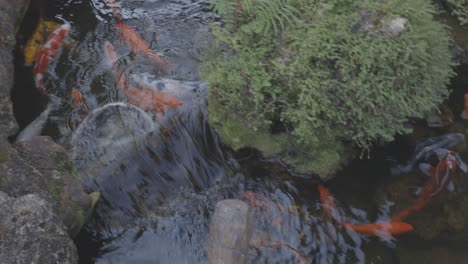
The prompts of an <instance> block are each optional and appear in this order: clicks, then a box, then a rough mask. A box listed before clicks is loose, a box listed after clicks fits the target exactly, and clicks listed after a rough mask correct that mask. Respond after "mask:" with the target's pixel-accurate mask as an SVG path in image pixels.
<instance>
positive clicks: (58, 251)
mask: <svg viewBox="0 0 468 264" xmlns="http://www.w3.org/2000/svg"><path fill="white" fill-rule="evenodd" d="M0 227H1V232H0V259H1V262H2V263H18V264H22V263H25V264H26V263H63V264H68V263H77V262H78V255H77V253H76V248H75V245H74V244H73V242H72V241H71V240H70V238H69V237H68V234H67V232H66V227H65V226H64V225H63V224H62V221H61V220H60V218H58V217H57V216H56V214H55V212H54V210H53V209H52V207H51V206H50V203H49V202H47V201H46V200H45V199H43V198H42V197H40V196H39V195H36V194H28V195H25V196H21V197H18V198H12V197H10V196H8V195H7V194H5V193H3V192H0Z"/></svg>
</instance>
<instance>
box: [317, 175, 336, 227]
mask: <svg viewBox="0 0 468 264" xmlns="http://www.w3.org/2000/svg"><path fill="white" fill-rule="evenodd" d="M317 188H318V191H319V193H320V202H321V203H322V208H323V213H324V215H325V218H326V220H327V221H328V222H330V221H331V220H332V219H333V216H334V213H335V215H336V216H335V217H338V215H337V214H336V211H335V210H336V204H335V197H333V195H332V194H331V193H330V191H328V189H327V188H326V187H325V186H324V185H323V184H319V185H318V187H317ZM337 220H338V221H340V219H337Z"/></svg>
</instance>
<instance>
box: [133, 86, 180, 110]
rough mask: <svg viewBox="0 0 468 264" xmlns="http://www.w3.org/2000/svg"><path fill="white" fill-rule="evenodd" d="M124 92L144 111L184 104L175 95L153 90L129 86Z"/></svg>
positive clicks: (165, 108)
mask: <svg viewBox="0 0 468 264" xmlns="http://www.w3.org/2000/svg"><path fill="white" fill-rule="evenodd" d="M124 92H125V95H126V96H127V99H128V102H129V103H130V104H133V105H136V106H138V107H139V108H141V109H143V110H144V111H152V112H164V111H165V110H167V109H171V108H176V107H178V106H181V105H182V101H180V100H179V99H177V98H175V97H174V96H172V95H168V94H165V93H161V92H156V91H153V90H141V89H138V88H134V87H127V88H126V89H124Z"/></svg>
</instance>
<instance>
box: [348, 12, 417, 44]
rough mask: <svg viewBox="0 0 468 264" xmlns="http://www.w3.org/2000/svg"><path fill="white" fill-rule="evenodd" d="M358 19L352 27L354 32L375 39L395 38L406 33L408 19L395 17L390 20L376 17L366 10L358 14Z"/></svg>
mask: <svg viewBox="0 0 468 264" xmlns="http://www.w3.org/2000/svg"><path fill="white" fill-rule="evenodd" d="M359 15H360V19H359V21H358V22H357V23H356V25H355V26H354V31H355V32H359V33H366V34H368V35H370V36H375V37H386V38H396V37H399V36H400V35H401V34H402V33H403V32H405V31H406V28H407V24H408V19H406V18H402V17H397V18H393V19H391V20H387V19H386V18H382V17H377V16H376V15H372V14H370V13H369V12H368V11H366V10H362V11H360V12H359Z"/></svg>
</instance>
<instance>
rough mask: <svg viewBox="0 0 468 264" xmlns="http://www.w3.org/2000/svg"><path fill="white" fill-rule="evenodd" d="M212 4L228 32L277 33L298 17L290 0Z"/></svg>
mask: <svg viewBox="0 0 468 264" xmlns="http://www.w3.org/2000/svg"><path fill="white" fill-rule="evenodd" d="M212 3H213V5H214V9H215V11H216V12H218V13H219V14H221V15H222V16H223V18H224V20H225V22H226V23H227V25H228V28H229V29H230V30H239V29H241V30H245V31H251V32H263V33H267V32H270V31H273V32H279V31H281V30H285V29H286V27H287V26H289V25H293V24H294V23H296V22H297V18H298V16H299V12H298V11H297V9H296V8H295V7H294V6H293V5H292V4H291V0H212ZM241 25H242V28H240V26H241Z"/></svg>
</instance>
